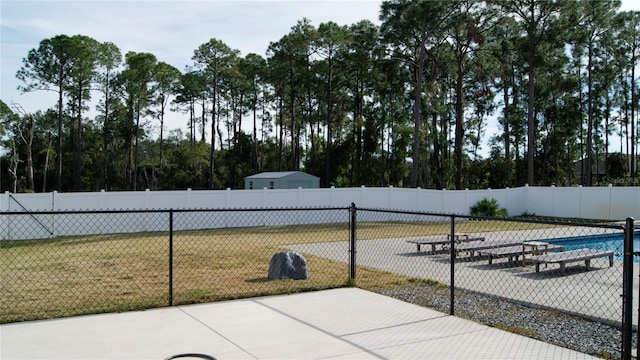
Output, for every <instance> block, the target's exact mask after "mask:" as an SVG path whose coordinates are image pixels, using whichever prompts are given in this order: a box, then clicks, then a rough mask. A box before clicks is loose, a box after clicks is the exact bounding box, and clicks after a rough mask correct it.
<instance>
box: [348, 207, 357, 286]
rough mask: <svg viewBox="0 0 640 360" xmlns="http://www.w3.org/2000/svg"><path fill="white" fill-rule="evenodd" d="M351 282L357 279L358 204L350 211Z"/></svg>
mask: <svg viewBox="0 0 640 360" xmlns="http://www.w3.org/2000/svg"><path fill="white" fill-rule="evenodd" d="M349 213H350V215H351V216H350V218H349V280H351V282H352V283H353V281H354V280H355V279H356V204H355V203H351V208H350V209H349Z"/></svg>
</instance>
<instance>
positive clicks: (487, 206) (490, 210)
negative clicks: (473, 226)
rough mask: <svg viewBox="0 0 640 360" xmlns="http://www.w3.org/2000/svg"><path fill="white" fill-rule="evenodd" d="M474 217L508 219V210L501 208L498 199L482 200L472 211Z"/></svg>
mask: <svg viewBox="0 0 640 360" xmlns="http://www.w3.org/2000/svg"><path fill="white" fill-rule="evenodd" d="M470 212H471V215H472V216H491V217H507V209H505V208H501V207H500V204H498V200H496V199H491V200H489V199H482V200H480V201H478V202H477V203H476V204H475V205H473V206H472V207H471V209H470Z"/></svg>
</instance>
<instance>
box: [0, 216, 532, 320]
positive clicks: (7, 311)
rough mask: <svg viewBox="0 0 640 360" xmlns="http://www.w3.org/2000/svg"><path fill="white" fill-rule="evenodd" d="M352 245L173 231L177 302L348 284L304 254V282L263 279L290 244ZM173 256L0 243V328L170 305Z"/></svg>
mask: <svg viewBox="0 0 640 360" xmlns="http://www.w3.org/2000/svg"><path fill="white" fill-rule="evenodd" d="M511 225H512V226H513V224H511ZM521 225H522V224H518V226H521ZM505 226H506V225H505V224H503V223H502V222H480V221H473V222H462V223H460V224H459V225H457V226H456V229H457V230H458V231H460V232H478V231H491V230H503V229H505ZM530 226H532V225H530ZM449 229H450V228H449V223H448V222H447V223H358V230H357V237H358V239H360V240H366V239H380V238H388V237H403V236H417V235H431V234H446V233H448V232H449ZM348 240H349V228H348V224H327V225H304V226H283V227H262V228H226V229H212V230H197V231H180V232H176V233H175V234H174V236H173V300H174V304H188V303H196V302H206V301H215V300H224V299H235V298H242V297H251V296H259V295H270V294H282V293H292V292H299V291H309V290H319V289H328V288H335V287H341V286H347V285H349V280H348V275H349V269H348V265H347V264H346V259H347V254H345V262H338V261H333V260H329V259H325V258H321V257H317V256H311V255H306V254H305V257H306V260H307V265H308V268H309V275H310V277H309V279H308V280H304V281H293V280H282V281H269V280H268V279H267V278H266V276H267V272H268V267H269V261H270V259H271V257H272V256H273V254H275V253H276V252H279V251H283V250H285V247H286V245H293V244H306V243H318V242H336V241H345V242H346V241H348ZM169 251H170V249H169V235H168V234H167V233H161V232H160V233H138V234H110V235H92V236H76V237H65V238H56V239H45V240H20V241H0V279H2V282H1V288H0V303H1V304H2V307H1V310H0V322H1V323H6V322H14V321H23V320H35V319H45V318H53V317H64V316H72V315H80V314H87V313H100V312H115V311H126V310H133V309H145V308H152V307H160V306H167V305H168V304H169V288H170V286H169ZM407 281H410V279H408V278H407V277H405V276H401V275H398V274H391V273H385V272H382V271H377V270H372V269H366V268H362V267H359V268H358V274H357V283H358V286H361V287H363V288H367V289H377V288H383V287H385V286H390V285H398V284H403V283H406V282H407Z"/></svg>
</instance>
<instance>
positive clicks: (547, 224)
mask: <svg viewBox="0 0 640 360" xmlns="http://www.w3.org/2000/svg"><path fill="white" fill-rule="evenodd" d="M353 210H354V211H355V208H353ZM352 214H353V213H350V212H349V209H347V208H326V209H325V208H322V209H253V210H238V209H227V210H174V211H106V212H57V213H54V212H50V213H47V212H32V213H3V214H1V216H2V217H3V219H2V221H1V222H0V224H1V228H0V233H1V234H2V238H3V240H2V241H0V261H1V263H0V278H1V279H2V281H1V282H0V303H1V304H2V307H1V311H0V322H2V323H7V322H15V321H23V320H35V319H46V318H55V317H64V316H73V315H80V314H88V313H100V312H116V311H126V310H133V309H146V308H153V307H160V306H167V305H179V304H189V303H198V302H208V301H218V300H226V299H235V298H243V297H253V296H261V295H272V294H284V293H293V292H299V291H309V290H320V289H328V288H335V287H342V286H349V285H353V284H356V285H357V286H358V287H361V288H364V289H367V290H372V291H378V292H383V293H384V291H394V292H395V294H396V296H397V295H398V294H400V296H397V297H400V298H404V299H406V300H408V301H412V302H415V303H419V304H421V305H426V306H429V307H432V308H436V309H438V310H441V311H444V312H450V313H455V314H461V315H464V316H468V317H471V318H473V316H474V314H464V312H465V311H470V310H469V309H472V311H474V312H478V311H481V310H482V306H483V305H481V304H480V303H479V302H477V299H476V298H474V297H473V296H469V294H471V295H477V294H480V295H482V296H485V297H488V298H490V299H494V300H495V301H496V302H497V301H506V302H508V303H510V304H520V305H525V306H529V307H534V308H541V309H548V310H552V311H556V312H560V313H565V314H571V315H577V316H579V317H581V318H585V319H590V320H595V321H598V322H603V323H607V324H619V323H620V321H621V309H622V301H623V300H622V299H621V296H620V295H621V293H622V273H623V268H622V261H621V256H622V251H623V249H622V240H621V239H622V237H623V231H624V229H623V227H622V226H621V225H620V226H618V225H616V224H613V225H611V224H603V225H600V224H584V223H582V224H573V223H558V222H552V221H524V220H517V219H474V218H468V217H460V216H453V215H444V214H422V213H406V212H394V211H384V210H375V209H357V216H355V219H356V222H355V224H356V225H357V226H356V228H355V229H356V231H355V233H352V231H351V230H352V228H351V227H350V225H351V221H352V218H351V215H352ZM352 234H355V237H356V239H357V241H356V243H355V249H352V245H351V243H350V240H351V236H352ZM451 235H454V236H453V241H451ZM531 242H534V243H531ZM523 244H524V246H523ZM498 245H499V246H498ZM580 248H589V249H593V250H602V251H605V252H604V253H602V254H595V255H594V254H593V253H590V254H591V255H593V256H592V257H591V258H589V259H579V260H575V259H574V260H566V264H565V265H564V266H560V263H559V262H557V261H554V260H553V259H552V258H549V257H545V256H548V255H550V254H565V255H563V256H570V255H571V254H575V252H572V251H575V250H576V249H580ZM352 250H355V259H356V264H357V266H356V267H355V268H351V267H350V255H351V254H352V253H351V251H352ZM283 251H295V252H298V253H300V254H302V255H303V256H304V258H305V260H306V262H307V267H308V272H309V278H308V279H306V280H269V279H268V278H267V273H268V270H269V263H270V260H271V258H272V257H273V256H274V255H275V254H276V253H278V252H283ZM607 251H610V252H611V254H610V255H609V253H608V252H607ZM452 254H453V256H452ZM556 260H557V259H556ZM636 260H637V259H636ZM536 263H538V265H536ZM636 266H637V263H636ZM354 269H355V274H353V273H352V270H354ZM350 275H355V279H350V278H349V276H350ZM452 284H453V285H454V286H453V291H452V287H451V285H452ZM635 289H637V284H636V288H635ZM635 292H636V293H637V290H635ZM452 293H453V294H454V297H453V298H451V297H450V296H451V294H452ZM420 297H423V299H418V300H416V299H417V298H420ZM468 301H476V302H474V303H473V304H472V305H471V306H465V302H468ZM634 301H635V302H634V305H633V307H632V308H633V309H634V310H636V309H637V308H638V305H637V297H636V299H634ZM452 306H453V307H452ZM505 309H507V310H504V311H511V310H508V308H505ZM491 311H495V308H491ZM494 316H498V317H500V316H509V314H506V313H502V314H494ZM483 321H485V322H486V321H487V320H486V319H483ZM634 324H637V312H636V311H634Z"/></svg>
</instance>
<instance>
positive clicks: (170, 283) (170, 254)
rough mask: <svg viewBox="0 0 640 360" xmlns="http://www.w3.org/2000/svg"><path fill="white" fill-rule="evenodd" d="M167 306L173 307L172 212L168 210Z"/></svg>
mask: <svg viewBox="0 0 640 360" xmlns="http://www.w3.org/2000/svg"><path fill="white" fill-rule="evenodd" d="M169 306H173V210H169Z"/></svg>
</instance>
